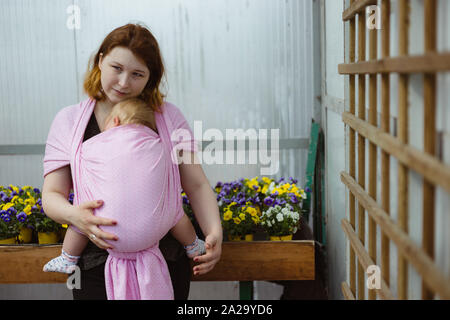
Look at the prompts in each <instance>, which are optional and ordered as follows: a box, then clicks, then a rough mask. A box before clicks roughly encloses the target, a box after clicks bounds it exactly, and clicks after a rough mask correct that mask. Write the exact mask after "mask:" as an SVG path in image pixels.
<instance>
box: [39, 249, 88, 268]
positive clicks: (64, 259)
mask: <svg viewBox="0 0 450 320" xmlns="http://www.w3.org/2000/svg"><path fill="white" fill-rule="evenodd" d="M79 258H80V257H79V256H71V255H70V254H68V253H67V252H65V251H64V250H62V253H61V255H60V256H59V257H56V258H55V259H52V260H50V261H49V262H47V263H46V265H45V266H44V269H43V270H44V272H61V273H67V274H71V273H72V272H74V271H75V267H76V266H77V262H78V259H79Z"/></svg>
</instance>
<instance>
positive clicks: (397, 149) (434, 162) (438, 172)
mask: <svg viewBox="0 0 450 320" xmlns="http://www.w3.org/2000/svg"><path fill="white" fill-rule="evenodd" d="M342 120H343V121H344V122H345V123H346V124H348V125H349V126H350V127H352V128H353V129H355V130H356V131H357V132H358V134H360V135H362V136H364V137H366V138H367V139H369V140H370V141H372V142H374V143H375V144H377V145H378V146H379V147H380V148H382V149H383V150H385V151H386V152H388V153H390V154H391V155H392V156H394V157H396V158H397V159H398V161H400V162H402V163H403V164H404V165H406V166H408V167H409V168H410V169H412V170H414V171H416V172H418V173H420V174H421V175H422V176H423V177H424V179H426V180H429V181H430V182H432V183H433V184H435V185H439V186H441V187H442V188H444V189H445V190H447V192H450V166H448V165H446V164H444V163H443V162H441V161H439V160H438V159H437V158H435V157H434V156H432V155H430V154H427V153H422V152H421V151H419V150H417V149H415V148H413V147H411V146H409V145H407V144H404V143H402V142H401V141H400V140H399V139H398V138H395V137H393V136H391V135H390V134H388V133H386V132H383V131H382V130H381V129H378V128H376V127H374V126H372V125H370V124H368V123H367V122H365V121H362V120H360V119H358V118H356V117H355V116H354V115H352V114H351V113H348V112H344V113H343V114H342Z"/></svg>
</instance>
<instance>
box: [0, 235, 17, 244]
mask: <svg viewBox="0 0 450 320" xmlns="http://www.w3.org/2000/svg"><path fill="white" fill-rule="evenodd" d="M15 243H16V237H13V238H8V239H1V240H0V244H15Z"/></svg>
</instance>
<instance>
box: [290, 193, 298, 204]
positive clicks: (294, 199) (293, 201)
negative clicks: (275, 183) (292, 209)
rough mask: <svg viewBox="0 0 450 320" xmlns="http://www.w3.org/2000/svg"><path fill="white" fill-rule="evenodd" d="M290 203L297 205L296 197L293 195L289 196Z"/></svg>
mask: <svg viewBox="0 0 450 320" xmlns="http://www.w3.org/2000/svg"><path fill="white" fill-rule="evenodd" d="M291 202H292V203H298V199H297V197H296V196H295V194H293V195H291Z"/></svg>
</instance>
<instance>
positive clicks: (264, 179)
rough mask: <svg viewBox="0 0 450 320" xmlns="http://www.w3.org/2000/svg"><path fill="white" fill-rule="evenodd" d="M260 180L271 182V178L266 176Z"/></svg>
mask: <svg viewBox="0 0 450 320" xmlns="http://www.w3.org/2000/svg"><path fill="white" fill-rule="evenodd" d="M262 181H264V182H265V183H267V184H271V183H272V180H271V179H269V178H267V177H262Z"/></svg>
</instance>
